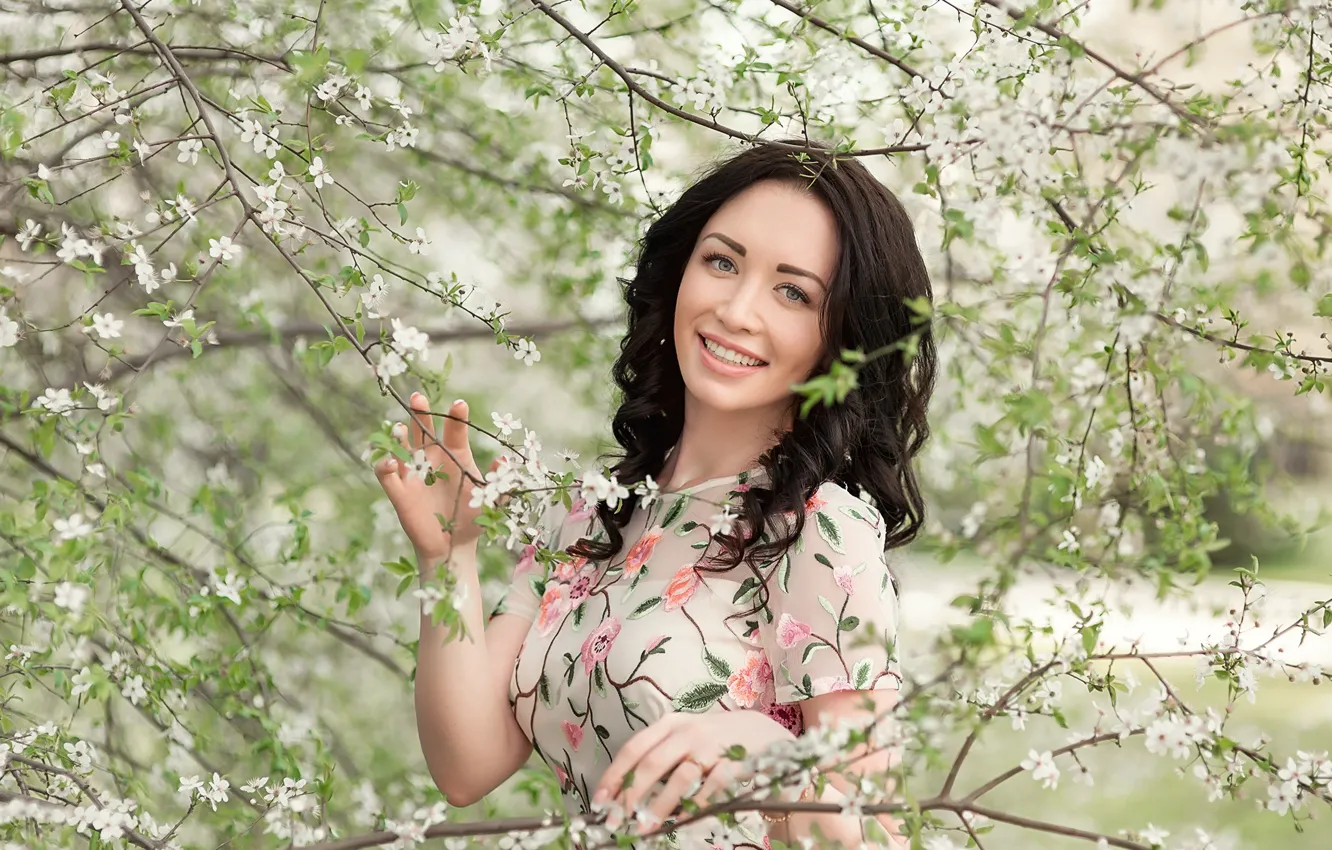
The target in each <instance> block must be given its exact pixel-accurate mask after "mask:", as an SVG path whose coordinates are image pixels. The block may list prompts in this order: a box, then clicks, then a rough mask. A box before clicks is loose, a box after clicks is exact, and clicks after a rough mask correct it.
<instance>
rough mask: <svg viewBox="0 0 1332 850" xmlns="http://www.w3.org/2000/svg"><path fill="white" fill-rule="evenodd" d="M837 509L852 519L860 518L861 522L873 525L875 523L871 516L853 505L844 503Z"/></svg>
mask: <svg viewBox="0 0 1332 850" xmlns="http://www.w3.org/2000/svg"><path fill="white" fill-rule="evenodd" d="M837 510H839V511H841V512H842V513H844V514H846V515H847V516H849V517H851V518H852V519H858V520H860V521H861V522H863V523H866V524H868V525H873V524H874V523H873V522H872V521H871V520H870V518H869V517H867V516H865V515H864V514H862V513H861V512H860V511H858V510H856V509H855V508H853V507H851V506H850V505H842V506H841V507H839V508H838V509H837Z"/></svg>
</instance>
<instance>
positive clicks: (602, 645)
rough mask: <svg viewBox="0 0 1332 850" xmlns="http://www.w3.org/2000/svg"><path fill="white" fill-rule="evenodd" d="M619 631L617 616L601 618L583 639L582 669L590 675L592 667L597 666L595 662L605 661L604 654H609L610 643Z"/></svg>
mask: <svg viewBox="0 0 1332 850" xmlns="http://www.w3.org/2000/svg"><path fill="white" fill-rule="evenodd" d="M619 633H620V621H619V619H618V618H617V617H611V618H610V619H609V620H603V621H602V623H601V625H599V626H597V627H596V628H595V629H593V630H592V634H590V635H588V636H587V640H585V641H583V651H582V658H583V669H584V670H586V671H587V675H589V676H591V675H592V668H593V667H596V666H597V662H599V661H605V660H606V656H607V655H610V649H611V644H613V643H614V642H615V636H616V635H618V634H619Z"/></svg>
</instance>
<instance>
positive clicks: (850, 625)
mask: <svg viewBox="0 0 1332 850" xmlns="http://www.w3.org/2000/svg"><path fill="white" fill-rule="evenodd" d="M859 625H860V618H859V617H857V616H856V615H855V614H852V615H850V616H849V617H846V618H845V619H844V620H842V622H840V623H838V624H837V628H839V629H841V630H842V631H844V632H853V631H855V630H856V626H859Z"/></svg>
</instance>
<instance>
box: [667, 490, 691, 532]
mask: <svg viewBox="0 0 1332 850" xmlns="http://www.w3.org/2000/svg"><path fill="white" fill-rule="evenodd" d="M687 504H689V497H688V496H681V497H680V498H678V499H676V500H675V504H673V505H671V507H670V510H668V511H666V518H665V519H663V520H662V521H661V527H662V528H664V529H665V528H670V527H671V525H672V524H673V523H674V522H675V521H676V520H678V519H679V518H680V515H681V514H683V513H684V509H685V505H687Z"/></svg>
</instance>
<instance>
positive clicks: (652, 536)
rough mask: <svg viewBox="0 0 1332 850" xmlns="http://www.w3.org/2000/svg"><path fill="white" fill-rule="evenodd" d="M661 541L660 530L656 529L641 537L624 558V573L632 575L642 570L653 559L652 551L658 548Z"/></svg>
mask: <svg viewBox="0 0 1332 850" xmlns="http://www.w3.org/2000/svg"><path fill="white" fill-rule="evenodd" d="M660 541H661V529H660V528H654V529H653V530H652V531H649V532H648V533H647V534H644V535H643V536H642V537H640V538H639V539H638V542H637V543H635V544H634V546H633V548H632V549H630V550H629V554H628V555H625V556H624V571H625V572H626V573H628V574H631V575H632V574H633V573H636V572H638V571H639V570H640V569H642V567H643V565H644V564H646V563H647V562H648V560H649V559H650V558H651V557H652V550H653V549H656V548H657V543H659V542H660Z"/></svg>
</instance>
